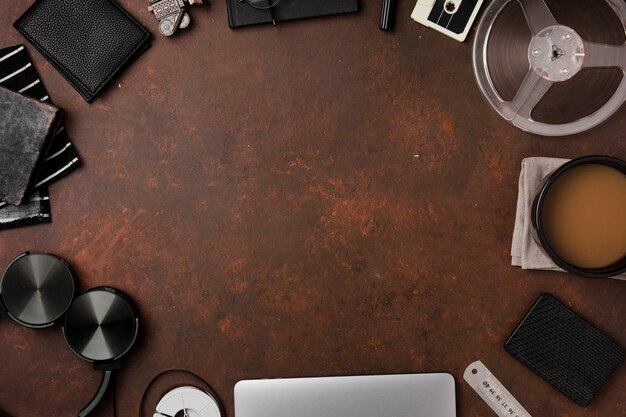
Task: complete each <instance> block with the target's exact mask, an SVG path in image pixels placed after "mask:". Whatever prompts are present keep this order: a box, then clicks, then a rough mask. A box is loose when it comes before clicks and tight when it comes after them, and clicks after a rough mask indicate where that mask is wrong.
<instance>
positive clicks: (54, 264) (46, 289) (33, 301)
mask: <svg viewBox="0 0 626 417" xmlns="http://www.w3.org/2000/svg"><path fill="white" fill-rule="evenodd" d="M0 293H1V294H2V301H3V302H4V306H5V308H6V310H7V312H8V313H9V315H10V316H11V317H12V318H13V319H14V320H16V321H17V322H19V323H21V324H23V325H25V326H30V327H46V326H50V325H52V324H54V322H55V321H57V320H58V319H59V318H61V316H63V314H65V312H66V311H67V309H68V308H69V306H70V304H71V303H72V299H73V298H74V278H73V277H72V273H71V272H70V270H69V268H68V267H67V265H66V264H65V262H63V261H62V260H61V259H60V258H57V257H56V256H53V255H48V254H28V255H24V256H22V257H19V258H17V259H16V260H15V261H13V263H11V265H9V267H8V268H7V270H6V271H5V273H4V275H3V277H2V283H1V285H0Z"/></svg>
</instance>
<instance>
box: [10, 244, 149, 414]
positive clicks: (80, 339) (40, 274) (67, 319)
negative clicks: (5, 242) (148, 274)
mask: <svg viewBox="0 0 626 417" xmlns="http://www.w3.org/2000/svg"><path fill="white" fill-rule="evenodd" d="M75 291H76V286H75V283H74V276H73V275H72V272H71V270H70V268H69V265H68V264H67V263H66V262H65V261H64V260H63V259H61V258H59V257H57V256H54V255H50V254H44V253H33V254H31V253H29V252H25V253H23V254H21V255H19V256H18V257H17V258H15V259H14V260H13V261H12V262H11V263H10V264H9V266H8V267H7V269H6V270H5V271H4V274H3V275H2V280H1V281H0V315H1V314H2V313H4V314H5V315H6V316H8V317H9V318H11V319H12V320H13V321H15V322H16V323H18V324H21V325H23V326H26V327H30V328H34V329H41V328H46V327H50V326H53V325H54V324H56V323H58V322H60V321H61V320H62V319H63V325H62V330H63V337H64V339H65V342H66V343H67V345H68V347H69V348H70V349H71V350H72V352H74V353H75V354H76V355H77V356H79V357H80V358H82V359H84V360H86V361H88V362H91V363H93V365H94V369H95V370H96V371H101V372H102V381H101V382H100V387H99V388H98V391H96V394H95V395H94V397H93V399H92V400H91V401H90V402H89V403H88V404H87V405H86V406H85V407H84V408H83V409H82V410H81V411H80V412H79V413H78V416H79V417H85V416H87V415H88V414H89V413H91V412H92V411H93V410H94V409H95V408H96V406H97V405H98V404H99V403H100V401H101V400H102V398H103V397H104V395H105V393H106V392H107V389H108V388H109V386H110V385H113V376H114V375H113V371H114V370H116V369H120V368H121V362H120V359H121V358H122V357H123V356H124V355H125V354H126V353H127V352H128V351H129V350H130V349H131V347H132V346H133V344H134V343H135V340H136V339H137V333H138V330H139V318H138V315H137V313H136V309H135V307H134V306H133V303H132V302H131V300H130V299H128V298H127V297H126V296H125V295H124V294H122V293H121V292H120V291H119V290H116V289H114V288H110V287H96V288H92V289H90V290H89V291H87V292H85V293H83V294H81V295H80V296H78V297H76V298H74V293H75ZM5 416H6V417H9V416H8V415H7V414H6V413H4V412H3V411H2V410H0V417H5Z"/></svg>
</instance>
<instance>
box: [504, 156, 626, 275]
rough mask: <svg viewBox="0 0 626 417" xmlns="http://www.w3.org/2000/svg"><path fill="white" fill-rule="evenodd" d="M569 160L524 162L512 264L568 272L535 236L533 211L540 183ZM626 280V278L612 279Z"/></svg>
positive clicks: (512, 245) (520, 181)
mask: <svg viewBox="0 0 626 417" xmlns="http://www.w3.org/2000/svg"><path fill="white" fill-rule="evenodd" d="M568 161H569V159H561V158H544V157H533V158H525V159H524V160H522V169H521V172H520V176H519V191H518V195H517V213H516V215H515V227H514V229H513V242H512V243H511V265H514V266H520V267H521V268H522V269H542V270H548V271H560V272H565V271H564V270H563V269H561V268H559V267H558V266H557V265H556V264H555V263H554V262H553V261H552V259H550V257H549V256H548V255H547V254H546V253H545V252H544V251H543V249H542V248H541V246H540V245H539V243H537V241H535V239H534V238H533V235H532V227H533V226H532V223H531V216H530V210H531V206H532V203H533V199H534V198H535V193H536V192H537V189H538V187H539V186H540V185H541V181H542V180H543V179H544V178H545V177H546V176H548V175H549V174H550V173H551V172H553V171H554V170H556V169H557V168H558V167H560V166H561V165H563V164H564V163H566V162H568ZM613 278H614V279H620V280H626V275H624V274H623V275H619V276H617V277H613Z"/></svg>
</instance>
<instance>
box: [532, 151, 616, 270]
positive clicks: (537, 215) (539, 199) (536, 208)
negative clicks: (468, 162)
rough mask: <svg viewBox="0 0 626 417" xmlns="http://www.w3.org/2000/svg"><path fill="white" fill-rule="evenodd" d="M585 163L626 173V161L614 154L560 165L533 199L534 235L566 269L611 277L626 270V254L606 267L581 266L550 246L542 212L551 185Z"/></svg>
mask: <svg viewBox="0 0 626 417" xmlns="http://www.w3.org/2000/svg"><path fill="white" fill-rule="evenodd" d="M585 164H600V165H607V166H610V167H612V168H615V169H617V170H619V171H621V172H622V173H624V175H626V162H625V161H623V160H621V159H619V158H615V157H612V156H604V155H593V156H584V157H582V158H578V159H573V160H571V161H569V162H567V163H565V164H563V165H562V166H561V167H559V168H558V169H556V170H555V171H554V172H552V173H551V174H549V175H548V176H547V177H546V178H544V180H543V182H542V183H541V185H540V186H539V189H538V190H537V194H536V195H535V199H534V200H533V205H532V209H531V216H532V217H531V220H532V224H533V232H534V233H533V237H534V238H535V240H536V241H537V242H538V243H539V244H540V245H541V247H542V248H543V250H544V251H545V252H546V253H547V254H548V256H549V257H550V258H551V259H552V260H553V261H554V262H555V263H556V264H557V265H558V266H559V267H561V268H563V269H564V270H566V271H568V272H571V273H573V274H576V275H579V276H582V277H586V278H609V277H613V276H616V275H619V274H623V273H624V272H626V256H625V257H623V258H622V259H620V260H619V261H617V262H615V263H614V264H612V265H609V266H607V267H604V268H598V269H587V268H581V267H579V266H576V265H573V264H571V263H569V262H567V261H566V260H564V259H563V258H561V257H560V256H559V254H558V253H557V252H556V251H555V250H554V249H553V248H552V246H550V242H549V241H548V238H547V237H546V231H545V230H546V228H545V224H544V219H543V216H542V212H543V206H544V202H545V201H546V196H548V195H549V193H550V187H552V185H553V184H554V183H555V182H556V180H557V179H558V178H559V177H560V176H561V175H563V173H565V172H567V171H568V170H570V169H572V168H574V167H578V166H581V165H585ZM624 215H625V216H626V213H624Z"/></svg>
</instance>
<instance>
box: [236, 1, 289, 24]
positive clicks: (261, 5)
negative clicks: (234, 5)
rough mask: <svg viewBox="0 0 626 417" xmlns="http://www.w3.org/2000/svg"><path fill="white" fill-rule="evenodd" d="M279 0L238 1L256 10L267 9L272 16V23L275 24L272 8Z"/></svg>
mask: <svg viewBox="0 0 626 417" xmlns="http://www.w3.org/2000/svg"><path fill="white" fill-rule="evenodd" d="M280 1H281V0H239V3H244V2H245V3H248V4H249V5H250V6H252V7H254V8H255V9H258V10H267V11H269V13H270V16H271V17H272V23H273V24H274V26H276V19H274V12H273V10H272V9H273V8H274V7H275V6H276V5H277V4H278V3H280Z"/></svg>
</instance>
